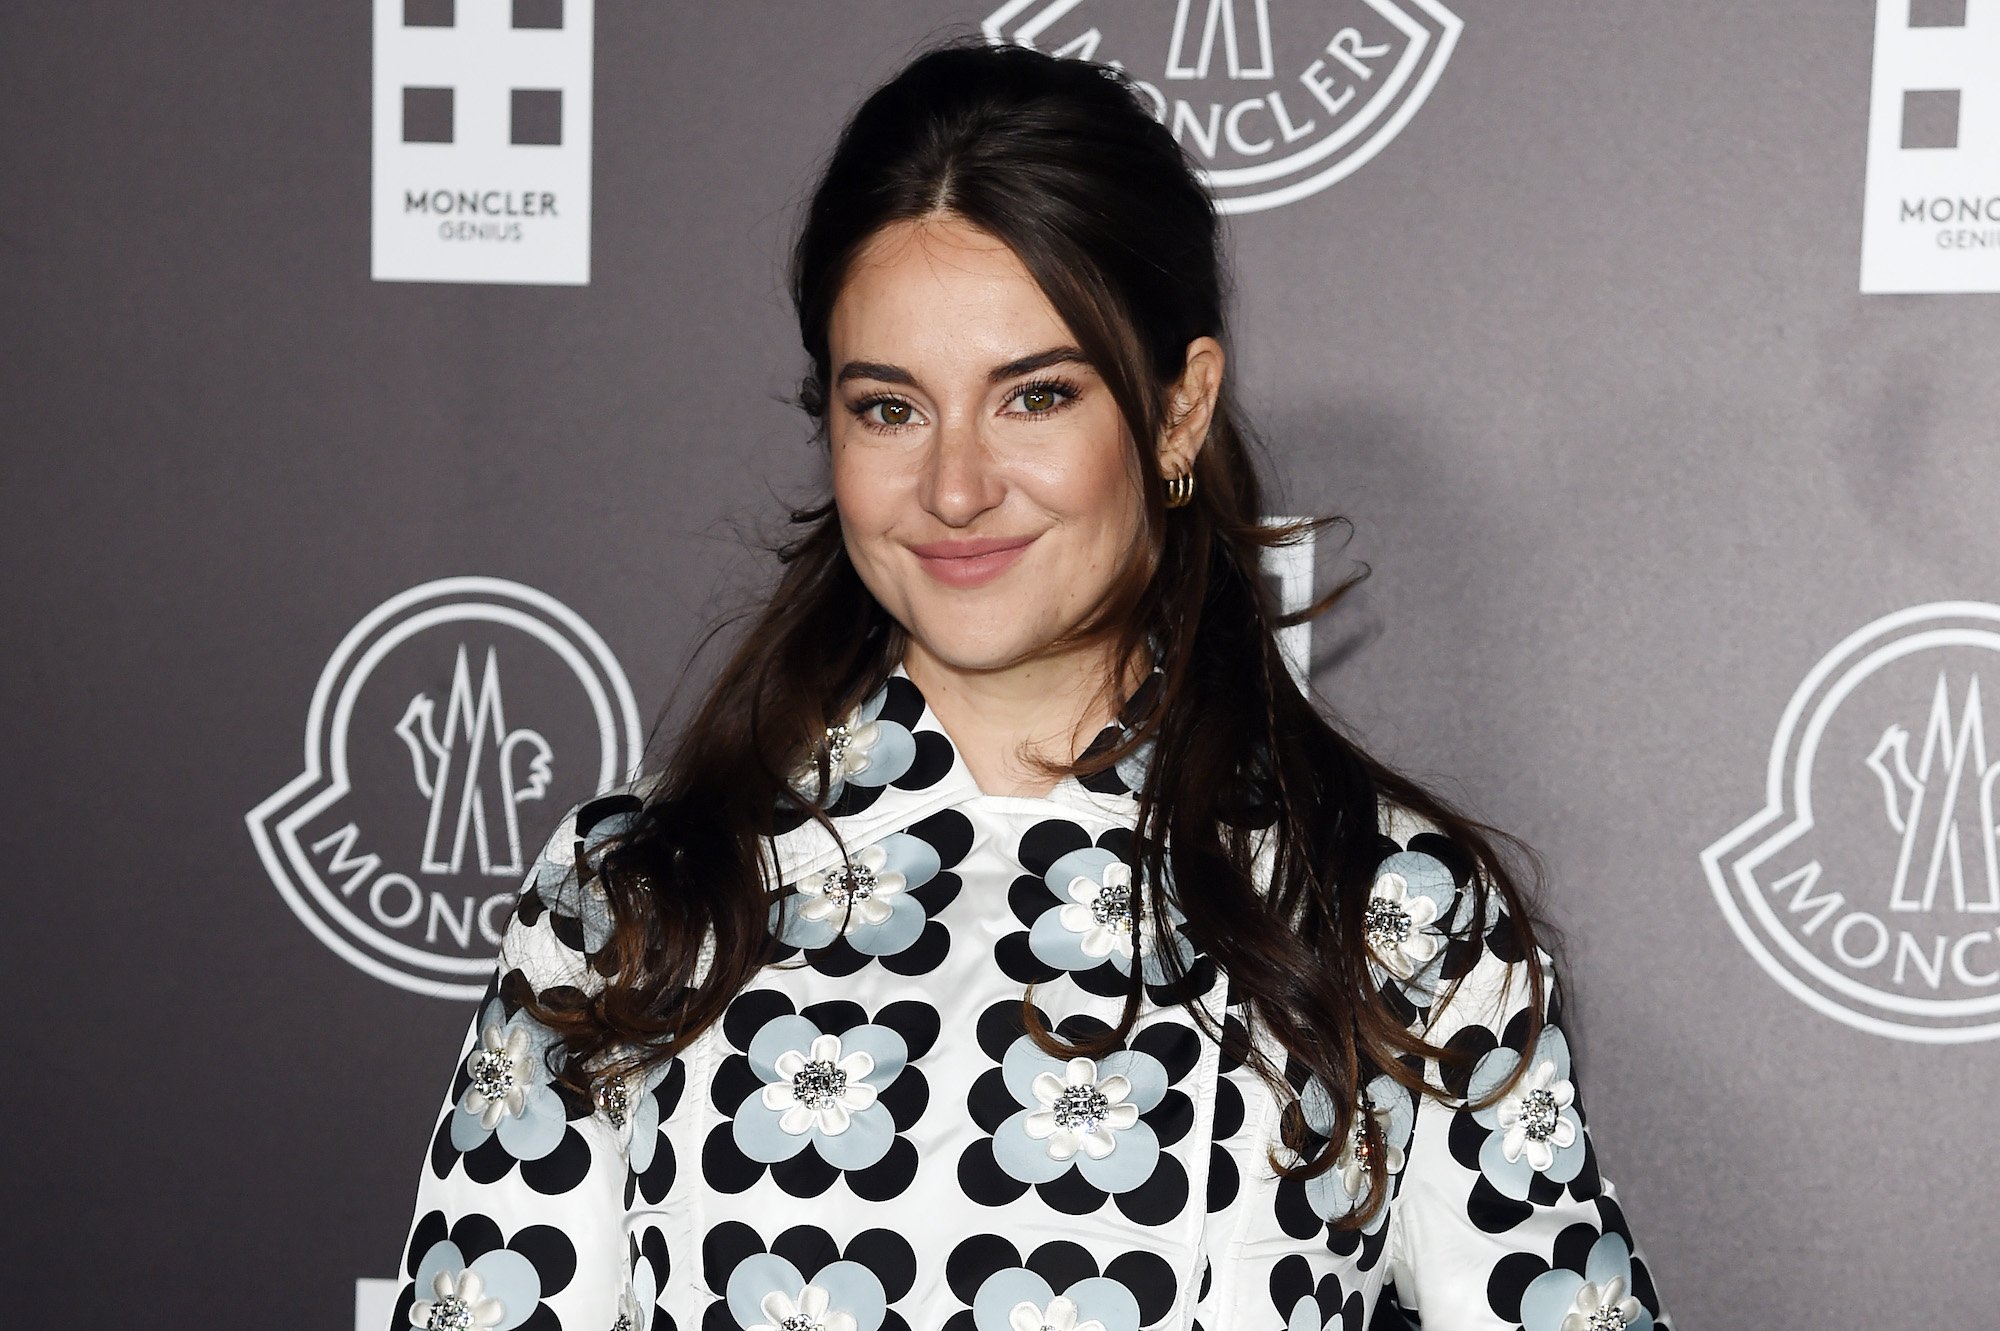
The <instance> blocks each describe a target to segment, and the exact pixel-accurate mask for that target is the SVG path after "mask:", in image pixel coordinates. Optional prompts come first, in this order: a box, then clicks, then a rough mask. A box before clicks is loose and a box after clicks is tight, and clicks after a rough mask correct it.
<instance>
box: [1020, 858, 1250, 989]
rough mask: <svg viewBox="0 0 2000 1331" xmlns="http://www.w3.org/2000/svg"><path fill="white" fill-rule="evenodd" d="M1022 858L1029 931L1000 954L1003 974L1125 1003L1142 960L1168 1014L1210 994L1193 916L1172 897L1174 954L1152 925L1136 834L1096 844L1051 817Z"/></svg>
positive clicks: (1211, 974)
mask: <svg viewBox="0 0 2000 1331" xmlns="http://www.w3.org/2000/svg"><path fill="white" fill-rule="evenodd" d="M1015 858H1016V860H1017V861H1018V862H1019V864H1020V865H1021V868H1022V870H1023V872H1022V873H1021V875H1020V876H1019V877H1017V878H1016V879H1015V880H1014V883H1013V886H1012V888H1011V889H1010V890H1009V892H1008V905H1009V907H1010V908H1011V909H1012V910H1013V912H1014V917H1015V919H1017V920H1019V921H1020V923H1021V925H1022V926H1023V928H1022V931H1021V932H1018V933H1010V934H1007V935H1005V936H1003V937H1002V938H1001V939H1000V940H999V941H998V942H997V943H996V944H995V945H994V955H995V958H996V960H998V962H999V963H1000V969H1001V970H1002V971H1003V972H1005V973H1006V974H1007V975H1008V976H1009V978H1011V979H1015V980H1019V981H1020V982H1021V983H1023V984H1040V983H1043V982H1045V981H1048V980H1052V979H1055V978H1056V977H1057V976H1060V975H1065V974H1066V975H1068V976H1070V978H1071V979H1072V980H1074V981H1075V983H1076V984H1077V986H1078V987H1079V988H1081V989H1083V990H1084V992H1086V993H1090V994H1095V995H1097V996H1099V997H1104V998H1116V997H1120V996H1122V995H1123V994H1124V992H1125V989H1126V984H1127V981H1128V979H1129V977H1130V976H1131V974H1132V971H1133V968H1134V965H1135V959H1136V964H1137V967H1138V969H1139V973H1140V977H1141V979H1142V980H1143V981H1144V983H1145V984H1146V986H1147V996H1148V997H1149V998H1151V999H1152V1000H1153V1001H1154V1002H1155V1003H1157V1004H1160V1005H1162V1006H1164V1005H1167V1004H1171V1003H1179V1002H1183V1001H1185V1000H1186V999H1189V998H1192V997H1196V996H1198V995H1200V994H1204V993H1206V992H1208V990H1209V989H1210V988H1212V987H1213V986H1214V984H1215V982H1216V979H1217V972H1216V968H1215V963H1214V962H1213V960H1212V959H1210V958H1208V957H1206V956H1204V955H1202V954H1201V952H1200V950H1199V949H1198V948H1196V947H1195V945H1194V941H1193V940H1192V939H1191V938H1189V937H1188V935H1187V931H1186V928H1185V925H1186V923H1187V916H1186V915H1185V914H1184V913H1183V912H1182V911H1181V909H1180V908H1179V907H1178V906H1177V905H1175V904H1174V900H1173V891H1172V885H1171V883H1169V884H1167V887H1166V890H1165V891H1163V892H1162V893H1161V894H1160V895H1161V896H1162V897H1164V898H1165V906H1164V910H1165V916H1166V918H1165V921H1164V922H1165V924H1166V925H1167V930H1166V932H1167V938H1168V944H1167V951H1170V952H1171V953H1172V956H1171V958H1169V957H1168V956H1167V955H1165V953H1164V952H1163V951H1162V949H1161V948H1160V947H1159V945H1158V942H1157V931H1156V930H1155V928H1154V926H1153V925H1152V923H1150V922H1149V921H1148V920H1147V919H1146V917H1145V907H1146V893H1145V891H1144V885H1143V883H1142V882H1141V881H1140V879H1139V876H1138V874H1137V873H1136V872H1135V871H1134V870H1133V867H1132V865H1133V857H1132V833H1131V829H1130V828H1126V827H1115V828H1112V829H1110V830H1109V831H1106V832H1104V833H1103V834H1102V835H1100V836H1098V837H1097V838H1096V839H1095V840H1092V838H1091V836H1090V834H1089V833H1088V832H1087V831H1085V830H1084V828H1083V827H1082V825H1080V824H1078V823H1075V822H1072V821H1070V820H1069V819H1067V818H1049V819H1044V820H1043V821H1041V822H1039V823H1036V824H1035V825H1034V826H1032V827H1030V828H1028V830H1027V831H1026V832H1024V833H1023V834H1022V836H1021V841H1020V844H1019V847H1018V848H1017V850H1016V852H1015Z"/></svg>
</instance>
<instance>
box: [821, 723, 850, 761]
mask: <svg viewBox="0 0 2000 1331" xmlns="http://www.w3.org/2000/svg"><path fill="white" fill-rule="evenodd" d="M853 743H854V732H853V731H851V730H849V729H848V728H847V727H846V726H829V727H827V731H826V765H827V767H828V768H830V769H833V770H835V771H837V770H839V768H840V762H841V759H843V758H845V757H847V750H848V746H849V745H851V744H853Z"/></svg>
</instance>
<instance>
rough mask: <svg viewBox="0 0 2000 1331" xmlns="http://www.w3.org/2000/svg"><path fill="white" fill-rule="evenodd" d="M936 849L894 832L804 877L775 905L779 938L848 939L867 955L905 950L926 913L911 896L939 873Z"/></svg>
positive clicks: (809, 941) (801, 941) (805, 943)
mask: <svg viewBox="0 0 2000 1331" xmlns="http://www.w3.org/2000/svg"><path fill="white" fill-rule="evenodd" d="M939 868H940V861H939V858H938V853H937V851H936V849H935V848H933V847H932V846H931V845H930V843H929V842H926V841H924V840H923V839H921V838H919V837H914V836H911V835H910V834H909V833H907V832H892V833H891V834H890V835H888V836H887V837H885V838H883V839H882V840H881V841H879V842H877V843H876V844H875V845H872V846H864V847H862V848H861V849H860V850H858V851H855V852H854V853H853V854H851V855H850V856H849V857H848V858H847V861H846V862H845V863H842V864H835V865H833V866H831V867H829V868H825V869H821V870H820V871H819V872H817V873H812V874H808V875H806V876H805V877H804V878H801V879H800V880H799V881H798V882H797V883H795V884H793V887H792V893H791V895H789V896H787V897H785V898H784V899H782V900H781V901H780V902H779V903H778V904H777V905H776V906H774V907H773V908H772V924H773V928H774V929H775V930H776V932H777V935H778V939H779V941H781V942H784V943H789V944H791V945H792V946H793V947H800V948H814V947H825V946H826V945H827V944H828V943H831V942H832V941H833V940H834V939H836V938H845V939H846V940H847V943H848V945H849V946H850V947H852V948H853V949H854V950H855V951H857V952H860V953H863V954H865V955H868V956H883V955H886V954H889V953H894V952H901V951H902V950H903V949H904V948H906V947H908V946H910V944H912V943H914V942H916V941H917V938H918V936H919V935H920V934H922V933H923V931H924V925H925V923H927V921H928V916H927V915H926V913H925V911H924V907H923V904H922V903H921V902H920V901H918V900H917V898H916V897H914V896H912V895H910V890H911V889H912V888H917V887H922V886H923V885H924V884H925V883H928V882H929V881H930V880H931V879H932V878H933V877H935V876H936V875H937V872H938V869H939Z"/></svg>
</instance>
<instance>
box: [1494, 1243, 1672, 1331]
mask: <svg viewBox="0 0 2000 1331" xmlns="http://www.w3.org/2000/svg"><path fill="white" fill-rule="evenodd" d="M1633 1284H1634V1282H1633V1276H1632V1250H1631V1248H1630V1247H1628V1246H1627V1245H1626V1242H1625V1239H1624V1237H1623V1236H1622V1235H1620V1234H1617V1233H1615V1232H1611V1231H1607V1232H1605V1233H1603V1234H1601V1235H1599V1236H1598V1239H1597V1241H1596V1242H1595V1243H1594V1244H1592V1245H1591V1248H1590V1254H1589V1256H1588V1257H1586V1258H1585V1259H1584V1264H1583V1274H1582V1275H1578V1274H1577V1273H1576V1272H1574V1271H1569V1270H1563V1269H1560V1268H1558V1269H1556V1270H1553V1271H1547V1272H1544V1273H1543V1274H1541V1275H1539V1276H1537V1277H1535V1279H1534V1280H1533V1281H1532V1282H1530V1283H1529V1285H1528V1288H1527V1290H1526V1292H1525V1293H1523V1294H1522V1295H1521V1325H1522V1327H1523V1331H1653V1315H1652V1313H1650V1312H1648V1311H1647V1310H1646V1307H1645V1305H1644V1304H1642V1303H1640V1301H1639V1300H1638V1298H1637V1297H1635V1295H1634V1293H1633Z"/></svg>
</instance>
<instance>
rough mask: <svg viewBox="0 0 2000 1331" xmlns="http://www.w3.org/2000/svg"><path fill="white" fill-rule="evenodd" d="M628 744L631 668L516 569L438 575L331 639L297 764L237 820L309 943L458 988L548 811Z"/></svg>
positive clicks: (488, 953)
mask: <svg viewBox="0 0 2000 1331" xmlns="http://www.w3.org/2000/svg"><path fill="white" fill-rule="evenodd" d="M639 755H640V740H639V717H638V709H637V707H636V706H635V705H634V703H633V699H632V689H631V686H630V685H629V684H628V683H627V682H626V679H625V672H624V671H623V669H621V668H620V667H619V664H618V661H617V659H616V658H615V657H613V656H612V654H611V650H610V648H609V647H607V646H606V645H605V643H604V640H603V639H602V638H600V637H599V636H598V635H597V633H596V631H595V630H593V629H592V628H591V627H590V625H588V624H587V623H585V622H584V621H583V619H582V618H580V617H579V616H578V615H577V614H576V613H575V612H574V611H572V610H571V609H569V607H567V606H565V605H563V604H562V603H561V602H559V601H557V600H555V599H554V598H553V597H550V596H548V595H546V594H544V593H542V592H539V591H536V590H535V589H534V588H532V587H525V586H523V585H521V584H520V583H517V582H508V581H505V580H504V579H500V578H478V577H465V578H443V579H440V580H438V581H436V582H427V583H424V584H423V585H422V586H419V587H413V588H411V589H410V590H409V591H406V592H403V593H402V594H401V595H398V596H394V597H391V598H390V599H389V600H388V601H386V602H384V603H383V604H382V605H381V606H379V607H377V608H376V609H375V610H374V611H372V612H371V613H369V614H368V615H367V616H366V617H365V618H363V619H362V621H361V622H360V623H359V624H357V625H355V626H354V628H353V630H352V631H351V632H349V633H348V634H347V636H346V637H345V638H344V639H342V640H341V643H340V645H339V647H337V648H336V649H335V650H334V653H333V657H332V659H331V660H329V661H328V662H327V664H326V669H325V670H324V671H322V672H321V674H320V678H319V684H318V687H317V688H315V689H314V691H313V699H312V706H311V708H310V710H309V712H308V714H307V719H306V737H305V769H304V770H303V771H302V772H301V773H300V774H299V775H298V776H297V777H296V778H295V779H294V780H292V781H291V782H290V783H289V784H287V785H286V786H285V787H284V789H282V790H280V791H278V792H277V793H276V794H274V795H272V796H271V797H270V798H269V799H267V800H265V801H264V802H263V803H262V804H259V805H258V806H257V807H256V808H255V809H252V810H251V811H250V812H249V814H247V815H246V816H245V821H246V822H247V823H248V825H249V828H250V836H251V839H252V840H253V841H254V842H255V843H256V846H257V853H258V855H259V856H260V857H261V858H262V859H263V862H264V867H265V870H266V871H267V872H268V873H269V874H270V876H271V881H272V882H273V883H274V884H275V885H276V886H277V888H278V890H279V892H281V893H282V894H283V895H284V898H285V901H286V902H287V904H289V905H290V906H291V908H292V910H293V911H294V913H296V914H297V915H298V917H299V919H300V920H302V921H304V922H305V925H306V927H307V928H309V929H311V930H312V931H313V933H314V934H315V935H316V936H317V937H318V938H319V939H320V941H321V942H323V943H325V944H326V945H327V946H328V947H330V948H332V949H333V950H334V951H335V952H337V953H338V954H340V956H342V957H344V958H345V959H346V960H347V961H349V962H351V963H352V964H354V965H355V966H357V967H359V968H360V969H362V970H364V971H366V972H367V973H368V974H370V975H373V976H375V977H376V978H378V979H382V980H386V981H388V982H389V983H390V984H393V985H397V986H399V987H401V988H404V989H409V990H412V991H414V992H416V993H422V994H433V995H436V996H438V997H444V998H476V997H477V996H478V995H479V993H480V992H481V991H482V989H483V987H484V983H485V979H486V976H487V975H488V974H489V973H490V972H491V970H492V967H493V955H494V949H495V948H496V947H497V946H498V945H499V941H500V934H501V931H502V930H503V929H504V928H505V927H506V922H507V912H508V911H509V910H510V909H511V908H512V905H513V902H514V899H515V896H516V894H517V893H518V891H519V889H520V886H521V882H522V879H523V877H524V876H525V874H526V872H527V869H528V866H529V865H530V864H531V863H532V862H533V860H534V857H535V853H536V851H538V850H539V849H540V847H541V844H542V841H543V839H544V838H546V836H547V835H548V833H549V832H550V831H551V830H552V829H553V826H554V820H555V819H556V818H557V817H558V816H559V815H560V814H561V813H562V811H563V810H564V809H565V808H567V807H568V806H569V805H570V804H571V803H574V802H576V801H578V800H581V799H584V798H586V797H587V796H589V795H591V794H594V793H596V792H598V791H602V790H606V789H609V788H610V787H612V786H614V785H617V784H619V783H621V782H623V781H626V780H628V779H630V778H631V777H632V776H633V775H635V774H636V771H637V764H638V761H639Z"/></svg>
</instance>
